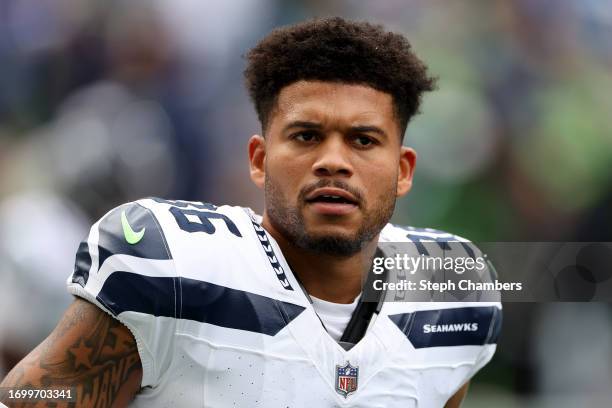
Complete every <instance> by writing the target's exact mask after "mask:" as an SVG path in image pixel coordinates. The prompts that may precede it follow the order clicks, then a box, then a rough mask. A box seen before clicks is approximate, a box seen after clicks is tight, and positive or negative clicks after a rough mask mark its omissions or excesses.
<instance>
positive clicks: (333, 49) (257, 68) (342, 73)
mask: <svg viewBox="0 0 612 408" xmlns="http://www.w3.org/2000/svg"><path fill="white" fill-rule="evenodd" d="M246 59H247V67H246V69H245V71H244V76H245V79H246V86H247V89H248V91H249V94H250V96H251V99H252V100H253V103H254V105H255V110H256V111H257V115H258V117H259V121H260V122H261V125H262V129H263V130H264V132H265V129H266V127H267V123H268V119H269V118H270V114H271V112H272V110H273V109H274V107H275V104H276V99H277V97H278V94H279V93H280V91H281V89H282V88H283V87H285V86H287V85H290V84H292V83H294V82H297V81H300V80H319V81H330V82H340V83H350V84H364V85H367V86H370V87H372V88H374V89H376V90H379V91H382V92H385V93H388V94H390V95H391V96H392V97H393V103H394V107H395V112H396V115H397V118H398V124H399V129H400V130H401V132H402V135H403V133H404V131H405V129H406V126H407V125H408V122H409V120H410V119H411V118H412V117H413V116H414V115H415V114H416V113H418V111H419V106H420V104H421V95H422V94H423V93H424V92H427V91H432V90H433V89H435V82H436V80H435V78H432V77H430V76H429V75H428V73H427V67H426V66H425V64H424V63H423V62H422V61H421V60H420V59H419V58H418V57H417V56H416V55H415V54H414V53H413V51H412V49H411V46H410V43H409V42H408V40H407V39H406V38H405V37H404V36H403V35H401V34H396V33H392V32H388V31H386V30H385V29H384V28H383V27H382V26H381V25H374V24H370V23H367V22H354V21H348V20H345V19H343V18H340V17H333V18H324V19H314V20H310V21H307V22H304V23H300V24H295V25H290V26H286V27H281V28H278V29H275V30H274V31H272V32H271V33H270V34H269V35H268V36H266V37H265V38H264V39H263V40H261V41H260V42H259V43H258V44H257V45H256V46H255V47H254V48H253V49H251V50H250V51H249V52H248V53H247V55H246Z"/></svg>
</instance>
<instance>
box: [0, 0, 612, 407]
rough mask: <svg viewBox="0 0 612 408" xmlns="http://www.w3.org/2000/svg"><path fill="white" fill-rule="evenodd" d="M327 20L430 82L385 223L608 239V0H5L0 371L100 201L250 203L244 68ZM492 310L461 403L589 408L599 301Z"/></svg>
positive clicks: (601, 351)
mask: <svg viewBox="0 0 612 408" xmlns="http://www.w3.org/2000/svg"><path fill="white" fill-rule="evenodd" d="M327 15H341V16H344V17H347V18H353V19H358V20H368V21H373V22H378V23H382V24H384V25H385V26H386V27H388V28H389V29H391V30H394V31H399V32H403V33H405V34H406V35H407V37H408V38H409V40H410V41H411V43H412V45H413V48H414V49H415V51H416V53H417V55H419V56H420V57H421V58H422V59H423V60H424V61H425V62H426V63H427V64H428V65H429V67H430V72H431V73H432V74H434V75H436V76H438V77H439V83H438V85H439V90H438V91H436V92H434V93H432V94H431V95H428V96H427V97H426V98H425V100H424V104H423V107H422V114H421V115H419V116H418V117H417V118H415V120H414V121H413V122H412V123H411V124H410V125H409V127H408V130H407V133H406V137H405V144H407V145H410V146H412V147H414V148H415V149H416V150H417V152H418V155H419V158H418V162H417V170H416V180H415V183H414V188H413V191H412V192H411V193H410V194H409V195H408V197H406V198H404V199H402V200H401V201H399V202H398V205H397V208H396V214H395V217H394V221H395V222H397V223H401V224H410V225H414V226H419V227H424V226H427V227H433V228H438V229H443V230H449V231H451V232H453V233H457V234H459V235H462V236H466V237H468V238H470V239H472V240H474V241H479V240H480V241H545V240H551V241H610V240H611V239H610V236H611V235H612V171H611V170H610V169H611V168H612V121H611V120H610V114H611V113H612V97H610V95H609V94H610V90H611V89H612V41H610V38H612V2H610V1H606V0H604V1H598V0H585V1H572V0H555V1H553V0H515V1H503V0H496V1H485V0H459V1H452V2H442V1H430V0H429V1H428V0H408V1H406V0H381V1H366V0H360V1H356V0H343V1H331V2H328V1H322V0H290V1H281V0H231V1H198V0H172V1H162V0H158V1H151V0H146V1H145V0H129V1H127V0H123V1H118V0H114V1H108V0H105V1H102V0H4V1H2V2H1V4H0V62H1V65H0V349H1V353H2V355H1V356H0V377H1V376H2V375H3V373H5V372H6V370H8V369H10V368H11V366H12V365H13V364H14V363H15V362H16V361H17V360H18V359H20V358H21V357H22V356H23V353H24V352H26V351H28V350H29V349H31V348H32V347H33V346H34V345H36V344H37V343H38V342H39V341H40V340H41V339H42V338H44V337H45V336H46V334H47V333H48V332H49V331H50V330H51V329H52V328H53V327H54V325H55V324H56V322H57V319H58V318H59V316H60V315H61V313H62V311H63V310H64V309H65V307H66V306H67V305H68V304H69V303H70V302H71V298H70V296H69V295H68V294H67V292H66V290H65V289H64V281H65V279H66V277H67V276H68V275H69V274H70V272H71V270H72V264H73V259H74V253H75V251H76V248H77V246H78V243H79V241H80V240H81V239H82V238H83V237H84V236H85V235H86V233H87V231H88V228H89V225H90V224H91V223H92V222H93V221H95V220H96V219H97V218H99V217H100V216H102V215H103V214H104V213H105V212H106V211H108V210H109V209H111V208H112V207H114V206H116V205H118V204H121V203H123V202H125V201H129V200H134V199H138V198H141V197H144V196H161V197H166V198H180V199H187V200H198V201H207V202H212V203H216V204H224V203H231V204H234V205H243V206H249V207H252V208H254V209H255V210H257V211H261V210H262V207H263V201H262V194H261V192H259V191H258V190H257V189H256V188H255V187H254V186H253V185H252V184H251V182H250V181H249V178H248V171H247V160H246V159H247V152H246V141H247V140H248V137H250V136H251V135H252V134H254V133H259V131H260V129H259V124H258V122H257V120H256V116H255V113H254V111H253V108H252V107H251V105H250V102H249V100H248V97H247V94H246V91H245V89H244V87H243V83H242V70H243V69H244V59H243V57H242V56H243V55H244V54H245V53H246V52H247V50H248V49H249V48H250V47H252V46H253V45H255V43H256V42H257V41H258V40H259V39H260V38H261V37H262V36H264V35H265V34H266V33H268V32H269V31H270V30H271V29H272V28H274V27H276V26H279V25H284V24H289V23H293V22H297V21H301V20H304V19H307V18H311V17H317V16H318V17H320V16H327ZM505 308H506V313H505V318H506V321H505V325H504V330H503V332H502V339H501V343H500V345H499V348H498V354H497V356H496V357H495V359H494V361H493V362H492V363H491V364H490V365H489V366H488V367H486V368H485V370H484V371H483V372H482V373H481V374H479V375H478V377H477V380H475V385H474V387H473V389H474V390H473V392H472V393H471V394H470V396H469V398H468V406H474V407H477V406H492V405H491V404H493V402H494V406H499V407H504V406H508V407H513V406H525V405H531V406H555V407H558V406H577V405H581V406H609V401H610V398H611V397H610V391H609V388H610V385H611V382H612V323H611V322H612V311H611V308H610V307H609V306H608V305H606V304H540V305H536V304H513V305H506V306H505ZM601 401H608V403H607V404H606V403H602V402H601ZM563 404H568V405H563Z"/></svg>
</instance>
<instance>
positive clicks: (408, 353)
mask: <svg viewBox="0 0 612 408" xmlns="http://www.w3.org/2000/svg"><path fill="white" fill-rule="evenodd" d="M247 62H248V65H247V68H246V70H245V77H246V83H247V86H248V90H249V92H250V95H251V98H252V100H253V102H254V105H255V109H256V111H257V114H258V117H259V120H260V121H261V126H262V131H261V135H254V136H252V137H251V138H250V140H249V143H248V157H249V163H250V177H251V179H252V181H253V182H254V183H255V184H256V185H257V186H258V187H260V188H262V189H263V191H264V194H265V210H264V212H263V216H258V215H256V214H254V213H253V212H252V211H250V210H249V209H247V208H242V207H235V206H227V205H224V206H215V205H212V204H207V203H202V202H186V201H172V200H165V199H159V198H147V199H142V200H138V201H136V202H132V203H128V204H125V205H122V206H120V207H118V208H115V209H112V210H111V211H110V212H108V213H107V214H106V215H105V216H104V217H102V218H101V219H100V220H99V221H98V222H96V223H95V224H94V225H93V226H92V228H91V231H90V233H89V236H88V237H87V238H86V239H85V240H84V241H83V242H82V243H81V245H80V247H79V248H78V251H77V255H76V262H75V268H74V272H73V273H72V275H71V276H70V277H69V278H68V290H69V292H70V293H71V294H73V295H75V296H76V297H77V299H76V300H75V301H74V303H73V304H72V305H71V306H70V308H69V309H68V310H67V311H66V313H65V315H64V316H63V318H62V319H61V321H60V322H59V324H58V326H57V328H56V329H55V330H54V331H53V332H52V333H51V334H50V336H49V337H48V338H47V339H46V340H44V341H43V343H41V344H40V345H39V346H38V347H37V348H36V349H34V350H33V351H32V352H31V353H30V354H29V355H28V356H27V357H25V358H24V359H23V361H21V362H20V363H19V364H18V365H17V366H16V367H15V368H13V370H12V371H11V372H10V373H9V374H8V376H7V377H6V378H5V379H4V381H3V382H2V386H3V387H8V388H11V389H20V388H25V387H30V388H35V389H36V388H56V389H62V388H66V389H67V388H69V387H72V388H71V390H72V392H73V394H74V395H73V396H72V397H73V398H74V399H75V401H76V406H79V407H81V406H82V407H85V406H87V407H88V406H96V407H102V406H116V407H120V406H127V405H130V406H138V407H165V406H172V407H203V406H206V407H229V406H239V407H249V408H250V407H337V406H342V407H369V408H371V407H402V408H407V407H417V406H418V407H458V406H459V405H460V403H461V400H462V399H463V397H464V395H465V393H466V390H467V384H468V382H469V380H470V378H471V377H472V376H473V375H474V374H475V373H476V372H477V371H478V370H479V369H480V368H481V367H483V366H484V365H485V364H486V363H487V362H488V361H489V360H490V359H491V357H492V355H493V353H494V351H495V342H496V337H497V333H498V332H499V325H500V318H501V313H500V305H499V303H497V302H489V303H483V302H480V303H477V302H461V303H454V302H453V303H443V302H390V301H385V300H386V298H385V297H384V296H383V295H380V298H379V299H377V300H375V301H372V299H365V296H364V295H363V294H362V288H363V281H364V280H366V281H367V279H364V277H366V278H367V276H368V275H369V271H370V270H371V266H372V262H373V258H374V257H375V255H376V254H380V253H381V249H380V247H381V244H382V243H385V242H399V243H401V242H405V243H412V242H419V240H422V239H424V240H431V241H444V240H448V239H449V238H453V237H454V236H452V235H450V234H448V233H444V232H440V231H434V230H429V229H425V230H419V229H415V228H410V227H408V228H402V227H397V226H394V225H392V224H389V223H388V221H389V219H390V218H391V215H392V213H393V210H394V206H395V201H396V199H397V198H398V197H400V196H403V195H405V194H406V193H408V192H409V191H410V188H411V184H412V176H413V173H414V168H415V162H416V153H415V151H414V150H413V149H411V148H409V147H404V146H403V145H402V142H403V135H404V132H405V129H406V126H407V124H408V121H409V120H410V118H411V117H412V116H413V115H415V114H416V113H417V111H418V108H419V104H420V101H421V96H422V94H423V93H424V92H427V91H430V90H432V89H433V88H434V80H433V79H432V78H431V77H429V76H428V74H427V69H426V67H425V65H424V64H423V63H422V62H421V61H420V60H419V59H418V58H417V57H416V56H415V55H414V53H413V52H412V50H411V47H410V44H409V43H408V41H407V40H406V38H404V37H403V36H402V35H399V34H395V33H391V32H387V31H385V30H384V29H383V28H382V27H381V26H376V25H371V24H369V23H361V22H351V21H346V20H344V19H341V18H329V19H318V20H313V21H309V22H305V23H301V24H297V25H293V26H289V27H284V28H281V29H277V30H275V31H273V32H272V33H271V34H269V35H268V36H267V37H265V38H264V39H263V40H262V41H261V42H260V43H259V44H258V45H257V46H256V47H255V48H254V49H252V50H251V51H250V52H249V53H248V55H247ZM5 389H6V388H5ZM3 401H4V402H7V403H14V400H9V399H8V397H7V395H6V394H5V395H4V396H3ZM55 402H57V403H60V404H61V403H62V400H61V399H58V400H56V401H55Z"/></svg>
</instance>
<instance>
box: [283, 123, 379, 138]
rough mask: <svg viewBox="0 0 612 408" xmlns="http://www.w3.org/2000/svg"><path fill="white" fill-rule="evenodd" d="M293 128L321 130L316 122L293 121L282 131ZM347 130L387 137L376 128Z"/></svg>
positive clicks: (365, 126) (362, 127)
mask: <svg viewBox="0 0 612 408" xmlns="http://www.w3.org/2000/svg"><path fill="white" fill-rule="evenodd" d="M293 128H301V129H317V130H319V129H322V128H323V125H322V124H320V123H317V122H309V121H303V120H295V121H293V122H290V123H288V124H287V126H285V129H284V130H289V129H293ZM349 130H350V131H351V132H354V133H377V134H379V135H381V136H387V133H385V131H384V130H382V129H381V128H379V127H378V126H369V125H357V126H351V127H350V128H349Z"/></svg>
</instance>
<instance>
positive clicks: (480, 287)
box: [372, 279, 523, 292]
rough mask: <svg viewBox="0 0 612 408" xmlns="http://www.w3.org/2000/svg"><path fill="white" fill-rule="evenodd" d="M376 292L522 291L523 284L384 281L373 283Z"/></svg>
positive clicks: (461, 281)
mask: <svg viewBox="0 0 612 408" xmlns="http://www.w3.org/2000/svg"><path fill="white" fill-rule="evenodd" d="M372 286H373V288H374V290H378V291H382V290H390V291H428V292H447V291H458V290H459V291H466V292H472V291H521V290H523V284H522V283H521V282H500V281H498V280H495V281H493V282H474V281H471V280H468V279H462V280H459V281H452V280H448V281H446V282H432V281H429V280H427V279H421V280H419V281H418V282H416V281H409V280H400V281H397V282H385V281H383V280H382V279H376V280H374V281H373V283H372Z"/></svg>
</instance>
